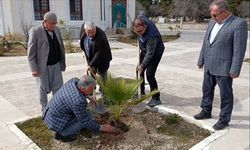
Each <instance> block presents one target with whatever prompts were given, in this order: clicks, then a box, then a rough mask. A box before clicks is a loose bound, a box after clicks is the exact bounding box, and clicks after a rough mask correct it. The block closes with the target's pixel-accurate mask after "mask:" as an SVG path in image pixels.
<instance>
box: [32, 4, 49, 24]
mask: <svg viewBox="0 0 250 150" xmlns="http://www.w3.org/2000/svg"><path fill="white" fill-rule="evenodd" d="M33 4H34V13H35V20H43V16H44V14H45V13H46V12H48V11H49V10H50V9H49V0H33Z"/></svg>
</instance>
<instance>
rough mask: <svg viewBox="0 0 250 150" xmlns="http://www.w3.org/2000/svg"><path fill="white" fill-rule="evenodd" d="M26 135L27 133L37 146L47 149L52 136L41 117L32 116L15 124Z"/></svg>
mask: <svg viewBox="0 0 250 150" xmlns="http://www.w3.org/2000/svg"><path fill="white" fill-rule="evenodd" d="M16 125H17V127H18V128H20V129H21V130H22V131H23V132H24V133H25V134H26V135H28V136H29V137H30V138H31V139H32V140H33V141H34V142H35V143H36V144H37V145H38V146H39V147H43V148H44V149H49V148H50V147H51V142H50V141H51V140H52V138H53V134H52V132H50V131H49V130H48V128H47V126H46V125H45V124H44V123H43V120H42V117H38V118H33V119H31V120H27V121H24V122H20V123H17V124H16Z"/></svg>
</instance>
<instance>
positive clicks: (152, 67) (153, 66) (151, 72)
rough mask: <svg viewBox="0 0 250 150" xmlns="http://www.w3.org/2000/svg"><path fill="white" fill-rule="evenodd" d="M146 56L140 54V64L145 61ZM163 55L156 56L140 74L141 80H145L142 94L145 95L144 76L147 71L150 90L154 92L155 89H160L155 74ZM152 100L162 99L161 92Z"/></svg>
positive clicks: (143, 84)
mask: <svg viewBox="0 0 250 150" xmlns="http://www.w3.org/2000/svg"><path fill="white" fill-rule="evenodd" d="M144 57H145V55H143V54H142V53H141V54H140V64H141V63H142V61H143V59H144ZM161 57H162V54H161V55H158V56H154V57H153V58H152V60H151V62H150V63H149V64H148V66H146V68H144V70H143V72H142V73H141V74H140V77H141V79H142V80H143V82H142V84H141V93H145V78H144V76H145V75H144V74H145V71H146V77H147V80H148V83H149V86H150V90H151V91H153V90H155V89H158V85H157V81H156V78H155V73H156V70H157V67H158V65H159V62H160V60H161ZM152 98H156V99H158V98H160V92H158V93H156V94H155V95H153V96H152Z"/></svg>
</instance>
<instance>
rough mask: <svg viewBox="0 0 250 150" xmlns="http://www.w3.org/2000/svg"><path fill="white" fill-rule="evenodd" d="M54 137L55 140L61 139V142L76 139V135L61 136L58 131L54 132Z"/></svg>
mask: <svg viewBox="0 0 250 150" xmlns="http://www.w3.org/2000/svg"><path fill="white" fill-rule="evenodd" d="M55 139H56V140H61V141H62V142H73V141H75V140H76V135H75V134H73V135H69V136H63V135H61V134H60V133H56V134H55Z"/></svg>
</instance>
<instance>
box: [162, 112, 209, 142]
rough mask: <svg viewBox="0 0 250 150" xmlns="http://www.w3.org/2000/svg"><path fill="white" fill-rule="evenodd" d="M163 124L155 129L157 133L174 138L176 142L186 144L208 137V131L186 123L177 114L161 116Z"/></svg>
mask: <svg viewBox="0 0 250 150" xmlns="http://www.w3.org/2000/svg"><path fill="white" fill-rule="evenodd" d="M162 119H163V120H164V122H165V123H164V124H163V125H161V126H160V127H159V128H157V132H158V133H161V134H166V135H170V136H174V137H175V138H176V139H177V141H181V142H187V141H189V140H190V139H192V138H202V137H207V136H209V135H210V132H209V131H208V130H205V129H202V128H200V127H197V126H196V125H194V124H191V123H188V122H186V121H185V120H184V119H183V118H181V117H180V116H179V115H177V114H169V115H166V116H162Z"/></svg>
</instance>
